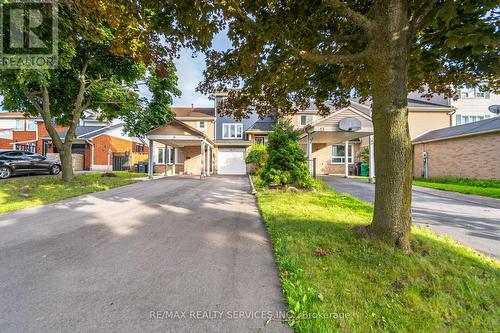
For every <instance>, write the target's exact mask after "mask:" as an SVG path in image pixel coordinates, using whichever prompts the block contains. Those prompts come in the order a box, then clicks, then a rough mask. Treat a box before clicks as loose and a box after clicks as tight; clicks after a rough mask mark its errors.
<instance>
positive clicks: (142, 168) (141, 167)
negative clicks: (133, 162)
mask: <svg viewBox="0 0 500 333" xmlns="http://www.w3.org/2000/svg"><path fill="white" fill-rule="evenodd" d="M137 166H138V168H137V171H138V172H139V173H148V163H147V162H139V163H137Z"/></svg>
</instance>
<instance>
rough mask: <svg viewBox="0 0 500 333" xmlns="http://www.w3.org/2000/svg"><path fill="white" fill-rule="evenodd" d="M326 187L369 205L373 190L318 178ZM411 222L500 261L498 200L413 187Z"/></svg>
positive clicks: (352, 182) (355, 183)
mask: <svg viewBox="0 0 500 333" xmlns="http://www.w3.org/2000/svg"><path fill="white" fill-rule="evenodd" d="M322 179H323V180H324V181H325V183H326V184H328V186H329V187H331V188H333V189H334V190H336V191H337V192H340V193H349V194H350V195H352V196H355V197H357V198H359V199H361V200H364V201H367V202H370V203H373V201H374V197H375V186H374V185H373V184H369V183H368V182H365V181H361V180H357V179H345V178H343V177H337V176H327V177H323V178H322ZM413 222H414V223H415V224H416V225H419V226H424V227H428V228H430V229H431V230H433V231H434V232H436V233H437V234H440V235H445V236H450V237H451V238H453V239H455V240H456V241H458V242H460V243H462V244H466V245H468V246H470V247H472V248H474V249H476V250H478V251H481V252H483V253H485V254H487V255H489V256H493V257H496V258H500V200H498V199H492V198H486V197H480V196H475V195H466V194H461V193H455V192H447V191H440V190H435V189H430V188H426V187H421V186H413Z"/></svg>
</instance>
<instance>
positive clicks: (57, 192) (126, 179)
mask: <svg viewBox="0 0 500 333" xmlns="http://www.w3.org/2000/svg"><path fill="white" fill-rule="evenodd" d="M116 175H117V177H101V174H86V175H78V176H76V177H75V179H74V180H73V181H72V182H71V183H69V184H65V183H64V182H63V181H62V179H61V177H56V176H49V177H40V178H14V179H9V180H2V181H0V213H6V212H9V211H13V210H18V209H23V208H28V207H33V206H40V205H46V204H49V203H52V202H55V201H59V200H63V199H67V198H71V197H75V196H78V195H82V194H87V193H92V192H99V191H105V190H109V189H111V188H114V187H119V186H123V185H128V184H133V183H135V182H137V180H133V179H132V178H134V177H142V176H145V175H143V174H137V173H128V172H116ZM23 194H24V195H27V197H25V196H24V195H23Z"/></svg>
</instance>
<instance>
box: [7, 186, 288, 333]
mask: <svg viewBox="0 0 500 333" xmlns="http://www.w3.org/2000/svg"><path fill="white" fill-rule="evenodd" d="M248 191H249V185H248V180H247V179H246V178H244V177H226V178H223V177H211V178H208V179H206V180H203V181H201V180H196V179H191V178H189V179H186V178H167V179H159V180H154V181H148V182H143V183H140V184H134V185H130V186H125V187H122V188H118V189H114V190H111V191H107V192H101V193H97V194H92V195H87V196H82V197H78V198H75V199H71V200H67V201H63V202H60V203H56V204H52V205H48V206H44V207H36V208H29V209H25V210H22V211H18V212H12V213H7V214H4V215H0V332H2V333H5V332H141V331H142V332H176V333H177V332H193V333H194V332H288V331H289V329H288V327H287V326H285V325H283V324H281V323H280V322H279V321H271V322H270V323H269V324H268V325H267V326H265V322H266V320H265V319H261V318H262V317H263V314H262V313H261V312H260V311H270V312H272V313H273V314H274V313H275V312H276V311H284V310H285V309H286V308H285V304H284V302H283V300H282V298H283V297H282V294H281V288H280V284H279V279H278V271H277V268H276V265H275V262H274V257H273V254H272V250H271V246H270V243H269V240H268V237H267V234H266V232H265V228H264V226H263V223H262V222H261V219H260V215H259V212H258V210H257V207H256V204H255V199H254V197H253V196H251V195H250V194H248ZM152 311H153V312H154V311H160V313H154V315H152V313H151V312H152ZM166 311H178V312H177V313H171V314H169V313H167V312H166ZM195 311H200V312H195ZM201 311H207V312H201ZM208 311H209V312H208ZM233 311H243V312H236V313H235V312H233ZM256 311H259V312H256ZM161 312H163V313H161ZM183 312H184V314H183ZM220 312H223V313H222V314H221V313H220ZM168 315H173V316H174V315H176V316H177V317H178V318H176V319H168V318H165V317H166V316H168ZM183 315H184V316H186V317H187V319H184V318H182V316H183ZM208 315H210V316H211V317H212V319H202V318H200V319H191V318H190V317H192V316H194V317H204V316H208ZM243 316H253V318H250V319H234V318H241V317H243ZM264 316H267V313H265V314H264ZM151 317H156V318H153V319H151ZM158 317H159V318H160V319H158ZM162 317H163V319H161V318H162ZM220 317H222V319H213V318H220ZM260 329H262V330H260Z"/></svg>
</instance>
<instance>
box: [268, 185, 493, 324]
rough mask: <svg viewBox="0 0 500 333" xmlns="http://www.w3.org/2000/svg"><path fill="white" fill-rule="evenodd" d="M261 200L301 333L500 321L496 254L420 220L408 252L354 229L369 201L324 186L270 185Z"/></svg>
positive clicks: (367, 213) (365, 218) (367, 212)
mask: <svg viewBox="0 0 500 333" xmlns="http://www.w3.org/2000/svg"><path fill="white" fill-rule="evenodd" d="M258 203H259V207H260V210H261V212H262V216H263V218H264V221H265V223H266V225H267V228H268V231H269V234H270V236H271V239H272V242H273V246H274V251H275V255H276V260H277V263H278V266H279V269H280V278H281V282H282V286H283V288H284V290H285V291H286V298H287V301H288V303H289V309H290V311H291V312H292V313H294V314H296V315H297V316H298V320H296V321H292V322H291V324H292V325H293V327H294V328H295V329H296V330H297V331H298V332H314V333H321V332H337V331H341V332H342V331H344V332H374V331H385V332H445V331H457V332H492V331H495V330H497V329H498V318H500V288H499V287H498V286H499V285H500V263H499V262H498V261H495V260H493V259H489V258H487V257H485V256H482V255H480V254H477V253H475V252H474V251H472V250H470V249H468V248H466V247H464V246H461V245H458V244H456V243H455V242H453V241H452V240H450V239H447V238H441V237H438V236H436V235H434V234H433V233H431V232H429V231H426V230H423V229H419V228H415V230H414V242H413V243H414V244H413V246H414V253H412V254H411V255H405V254H403V253H401V252H400V251H398V250H395V249H394V248H392V247H389V246H387V245H385V244H383V243H381V242H377V241H373V240H368V239H363V238H358V237H357V236H356V235H355V233H354V232H353V226H356V225H360V224H367V223H369V222H370V219H371V216H372V214H373V207H372V206H371V205H369V204H366V203H364V202H362V201H360V200H357V199H355V198H353V197H350V196H348V195H340V194H337V193H336V192H333V191H330V190H320V191H316V192H307V193H290V192H282V191H266V192H263V193H261V194H259V195H258ZM304 312H305V313H309V314H310V315H308V316H309V318H311V316H312V317H314V316H316V317H317V316H318V313H319V315H320V316H323V318H321V319H312V320H309V319H305V318H306V316H305V315H303V313H304ZM301 314H302V315H301ZM311 314H314V315H311ZM324 317H329V318H324Z"/></svg>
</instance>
